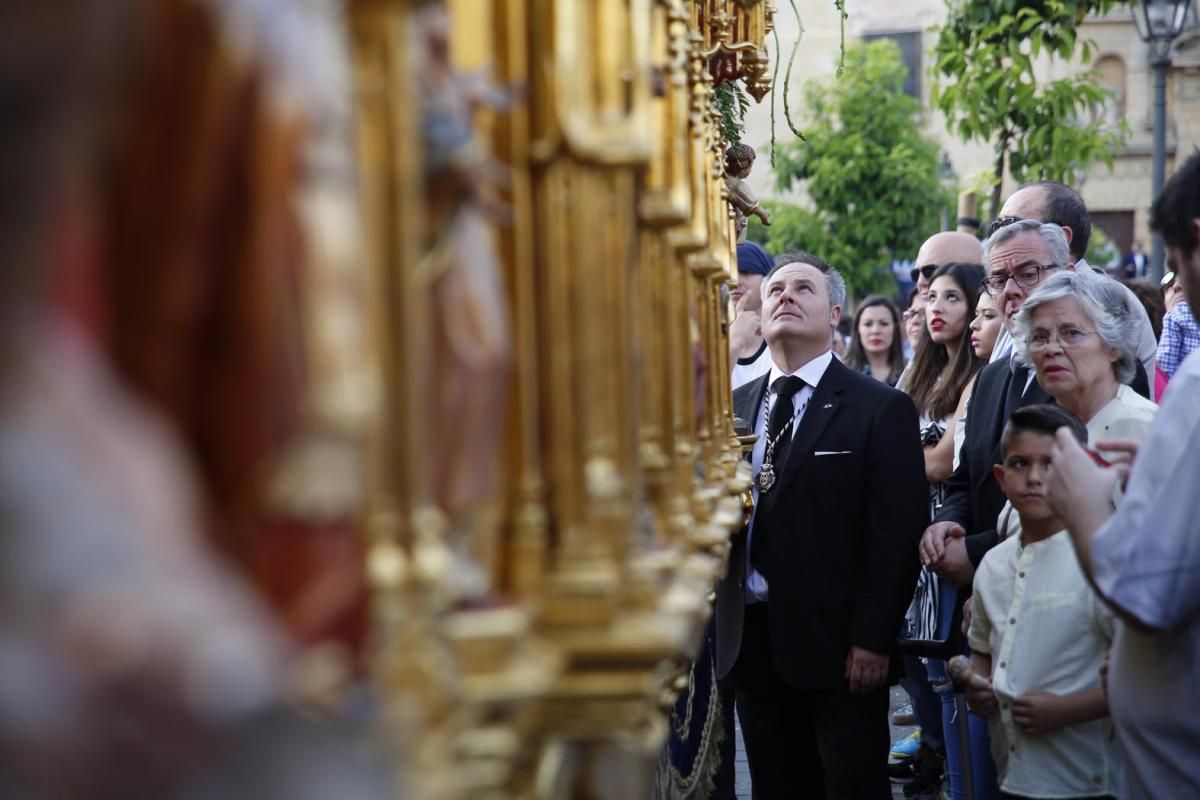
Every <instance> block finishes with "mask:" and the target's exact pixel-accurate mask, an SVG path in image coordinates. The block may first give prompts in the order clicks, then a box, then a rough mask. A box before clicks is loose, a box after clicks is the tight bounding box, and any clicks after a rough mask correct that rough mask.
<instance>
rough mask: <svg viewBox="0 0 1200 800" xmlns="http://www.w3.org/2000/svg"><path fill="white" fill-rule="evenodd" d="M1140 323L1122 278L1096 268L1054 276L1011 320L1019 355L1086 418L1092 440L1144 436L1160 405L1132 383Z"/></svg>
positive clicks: (1058, 397)
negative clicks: (1132, 311)
mask: <svg viewBox="0 0 1200 800" xmlns="http://www.w3.org/2000/svg"><path fill="white" fill-rule="evenodd" d="M1136 322H1137V321H1136V320H1135V319H1134V318H1133V316H1132V315H1131V314H1130V313H1129V309H1128V307H1127V306H1126V304H1125V299H1124V296H1123V290H1122V288H1121V286H1120V284H1118V283H1117V282H1116V281H1112V280H1109V279H1108V278H1105V277H1103V276H1101V275H1097V274H1095V273H1093V272H1091V271H1090V270H1082V271H1079V272H1062V273H1059V274H1056V275H1054V276H1052V277H1050V278H1049V279H1048V280H1047V281H1046V282H1045V283H1044V284H1043V285H1042V286H1041V287H1039V288H1038V290H1037V291H1035V292H1034V293H1033V294H1032V295H1030V296H1029V298H1027V299H1026V300H1025V303H1024V304H1023V305H1022V306H1021V310H1020V312H1019V313H1018V314H1017V317H1016V319H1015V320H1014V322H1013V338H1014V340H1015V344H1016V349H1017V357H1018V359H1019V360H1020V361H1021V362H1023V363H1025V364H1028V365H1030V366H1032V367H1033V368H1034V369H1035V370H1036V371H1037V379H1038V383H1039V384H1041V386H1042V388H1043V389H1045V390H1046V391H1047V392H1049V393H1050V395H1051V396H1052V397H1053V398H1054V399H1055V400H1056V401H1057V402H1058V404H1059V405H1060V406H1062V407H1063V408H1065V409H1067V410H1068V411H1070V412H1071V413H1073V414H1074V415H1075V416H1077V417H1079V419H1081V420H1082V421H1083V423H1084V425H1086V426H1087V429H1088V440H1089V441H1090V442H1092V443H1093V444H1094V443H1095V442H1097V441H1100V440H1104V439H1141V438H1142V436H1143V435H1144V434H1145V432H1146V429H1147V428H1149V427H1150V421H1151V420H1152V419H1153V418H1154V412H1155V411H1157V410H1158V406H1156V405H1155V404H1154V403H1152V402H1151V401H1149V400H1147V399H1146V398H1144V397H1142V396H1140V395H1139V394H1137V393H1136V392H1134V391H1133V390H1132V389H1131V388H1129V385H1128V384H1129V383H1130V382H1131V381H1132V380H1133V378H1134V375H1135V374H1136V370H1137V351H1136V350H1135V349H1134V348H1135V343H1136V342H1137V336H1136V335H1135V333H1136V330H1135V325H1136Z"/></svg>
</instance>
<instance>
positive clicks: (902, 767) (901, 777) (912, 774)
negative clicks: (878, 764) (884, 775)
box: [887, 759, 917, 783]
mask: <svg viewBox="0 0 1200 800" xmlns="http://www.w3.org/2000/svg"><path fill="white" fill-rule="evenodd" d="M887 771H888V780H890V781H891V782H892V783H908V782H909V781H911V780H913V779H914V778H916V777H917V771H916V769H914V767H913V762H912V759H905V760H904V761H895V762H893V763H891V764H888V765H887Z"/></svg>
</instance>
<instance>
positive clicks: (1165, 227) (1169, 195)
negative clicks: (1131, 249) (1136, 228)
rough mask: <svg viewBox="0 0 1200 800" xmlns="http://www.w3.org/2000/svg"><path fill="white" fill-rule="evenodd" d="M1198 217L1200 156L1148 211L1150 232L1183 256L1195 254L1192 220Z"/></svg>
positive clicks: (1190, 161) (1177, 174)
mask: <svg viewBox="0 0 1200 800" xmlns="http://www.w3.org/2000/svg"><path fill="white" fill-rule="evenodd" d="M1198 217H1200V152H1196V153H1192V155H1191V156H1190V157H1189V158H1188V160H1187V161H1185V162H1184V164H1183V166H1182V167H1180V168H1179V169H1178V170H1177V171H1176V172H1175V174H1174V175H1172V176H1171V180H1169V181H1167V185H1166V186H1165V187H1163V190H1162V194H1160V195H1159V196H1158V200H1156V201H1155V202H1154V207H1153V208H1152V209H1151V210H1150V229H1151V230H1154V231H1158V233H1160V234H1162V238H1163V242H1165V243H1166V244H1167V245H1168V246H1170V247H1178V248H1179V249H1180V250H1181V251H1183V255H1184V256H1191V254H1192V253H1194V252H1195V251H1196V246H1197V245H1198V244H1200V241H1197V237H1196V231H1195V229H1194V226H1193V225H1192V220H1194V219H1197V218H1198Z"/></svg>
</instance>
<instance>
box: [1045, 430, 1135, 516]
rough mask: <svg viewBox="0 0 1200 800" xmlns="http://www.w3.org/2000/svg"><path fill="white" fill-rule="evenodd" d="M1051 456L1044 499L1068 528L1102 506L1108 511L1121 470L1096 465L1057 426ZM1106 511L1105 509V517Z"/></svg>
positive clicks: (1070, 437) (1076, 441)
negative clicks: (1081, 517)
mask: <svg viewBox="0 0 1200 800" xmlns="http://www.w3.org/2000/svg"><path fill="white" fill-rule="evenodd" d="M1050 459H1051V465H1052V466H1051V469H1050V470H1048V471H1047V474H1046V502H1047V503H1049V505H1050V507H1051V508H1052V509H1054V512H1055V513H1056V514H1058V515H1059V516H1060V517H1062V518H1063V520H1064V521H1065V522H1066V523H1067V527H1069V528H1074V527H1076V525H1075V524H1074V523H1076V522H1077V521H1079V519H1080V515H1081V514H1084V515H1093V514H1096V513H1097V512H1099V511H1101V510H1103V509H1107V510H1108V512H1111V509H1112V506H1111V500H1112V494H1113V486H1114V484H1115V483H1116V482H1117V481H1118V480H1120V479H1121V475H1122V472H1123V470H1119V469H1118V468H1117V467H1107V468H1105V467H1100V466H1098V465H1097V464H1096V462H1095V461H1093V460H1092V457H1091V456H1089V455H1088V454H1087V451H1086V450H1084V449H1083V447H1082V446H1080V444H1079V442H1078V440H1076V439H1075V437H1074V436H1073V435H1072V434H1071V432H1070V431H1069V430H1067V429H1066V428H1060V429H1059V431H1058V433H1057V434H1056V435H1055V442H1054V448H1053V449H1052V450H1051V451H1050ZM1108 512H1104V516H1105V517H1107V516H1108ZM1079 527H1086V526H1079Z"/></svg>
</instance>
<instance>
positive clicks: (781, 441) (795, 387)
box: [750, 375, 807, 578]
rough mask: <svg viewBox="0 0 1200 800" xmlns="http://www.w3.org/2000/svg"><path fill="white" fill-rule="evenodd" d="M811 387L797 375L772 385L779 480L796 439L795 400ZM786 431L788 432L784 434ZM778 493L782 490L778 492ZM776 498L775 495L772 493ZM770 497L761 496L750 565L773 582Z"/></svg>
mask: <svg viewBox="0 0 1200 800" xmlns="http://www.w3.org/2000/svg"><path fill="white" fill-rule="evenodd" d="M805 386H807V384H806V383H805V382H804V381H803V380H801V379H800V378H797V377H795V376H794V375H785V376H784V377H782V378H777V379H776V380H775V382H774V383H773V384H771V389H772V391H774V392H775V405H774V406H772V407H771V416H770V418H769V419H768V420H767V444H766V447H767V451H770V455H771V464H772V465H774V468H775V480H776V482H778V481H779V478H780V477H781V476H782V474H783V465H784V464H786V463H787V455H788V450H789V449H790V448H791V446H792V436H793V434H795V430H793V429H792V419H793V418H794V417H795V415H796V410H795V408H793V406H792V398H793V397H795V396H796V392H798V391H800V390H801V389H803V388H804V387H805ZM785 428H786V430H784V429H785ZM772 442H774V443H775V448H774V449H773V450H772V449H771V443H772ZM767 451H764V452H763V461H764V462H765V461H766V459H767ZM776 491H778V489H776ZM771 496H772V497H773V496H774V493H771ZM766 499H767V497H765V496H763V495H759V509H758V513H757V514H756V515H755V517H754V534H753V536H752V537H751V540H750V564H751V565H752V566H753V567H754V569H756V570H758V572H759V574H761V575H762V576H763V577H764V578H769V576H768V575H767V570H768V569H769V566H768V563H769V562H770V557H769V556H768V554H767V553H768V547H767V539H768V532H767V528H768V523H767V518H768V517H769V516H770V514H769V513H767V509H766V508H764V505H768V504H766V503H764V502H763V501H764V500H766Z"/></svg>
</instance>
